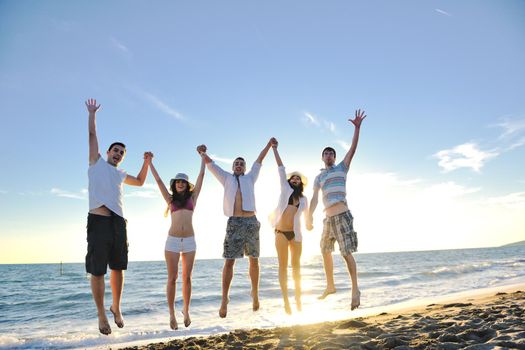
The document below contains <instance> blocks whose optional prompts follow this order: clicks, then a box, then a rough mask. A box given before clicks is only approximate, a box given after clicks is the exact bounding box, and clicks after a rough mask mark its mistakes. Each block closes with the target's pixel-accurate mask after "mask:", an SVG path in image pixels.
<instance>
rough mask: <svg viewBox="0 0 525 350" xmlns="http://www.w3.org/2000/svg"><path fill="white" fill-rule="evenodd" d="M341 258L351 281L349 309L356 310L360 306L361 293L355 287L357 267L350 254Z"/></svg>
mask: <svg viewBox="0 0 525 350" xmlns="http://www.w3.org/2000/svg"><path fill="white" fill-rule="evenodd" d="M343 258H344V259H345V261H346V266H347V267H348V273H349V274H350V279H351V280H352V305H351V309H352V310H354V309H357V308H358V307H359V305H360V304H361V292H360V291H359V287H358V286H357V265H356V263H355V260H354V257H353V256H352V253H349V254H348V255H344V256H343Z"/></svg>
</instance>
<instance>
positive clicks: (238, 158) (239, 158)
mask: <svg viewBox="0 0 525 350" xmlns="http://www.w3.org/2000/svg"><path fill="white" fill-rule="evenodd" d="M236 160H242V161H243V162H244V163H246V161H245V160H244V158H243V157H237V158H235V159H234V160H233V162H234V163H235V161H236Z"/></svg>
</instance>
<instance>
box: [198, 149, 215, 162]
mask: <svg viewBox="0 0 525 350" xmlns="http://www.w3.org/2000/svg"><path fill="white" fill-rule="evenodd" d="M207 150H208V148H207V147H206V145H199V146H197V152H198V153H199V154H200V155H201V157H202V160H203V161H204V163H205V164H208V163H211V162H213V160H212V159H211V158H210V157H209V156H208V155H207V154H206V151H207Z"/></svg>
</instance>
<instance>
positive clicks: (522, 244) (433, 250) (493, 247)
mask: <svg viewBox="0 0 525 350" xmlns="http://www.w3.org/2000/svg"><path fill="white" fill-rule="evenodd" d="M524 245H525V241H518V242H513V243H508V244H504V245H499V246H492V247H467V248H446V249H428V250H403V251H387V252H356V253H355V255H357V256H359V255H367V254H391V253H422V252H439V251H448V250H470V249H497V248H503V247H514V246H516V247H518V246H524ZM316 256H321V255H319V254H315V255H312V257H316ZM276 257H277V256H274V255H271V256H261V258H276ZM196 260H224V259H223V258H222V257H220V256H219V257H216V258H197V259H196ZM159 261H160V262H162V261H164V260H162V259H159V260H130V261H129V262H130V263H140V262H159ZM60 263H63V264H83V263H84V261H60V260H59V261H53V262H34V263H0V266H2V265H58V264H60Z"/></svg>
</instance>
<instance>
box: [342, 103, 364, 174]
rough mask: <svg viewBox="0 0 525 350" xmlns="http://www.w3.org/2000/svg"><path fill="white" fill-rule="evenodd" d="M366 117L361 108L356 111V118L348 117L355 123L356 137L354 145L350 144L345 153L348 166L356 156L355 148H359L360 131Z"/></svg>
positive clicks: (353, 140)
mask: <svg viewBox="0 0 525 350" xmlns="http://www.w3.org/2000/svg"><path fill="white" fill-rule="evenodd" d="M365 118H366V114H365V111H361V110H360V109H358V110H356V111H355V118H354V119H348V121H350V122H351V123H352V124H354V126H355V129H354V137H353V138H352V145H351V146H350V149H349V150H348V152H347V153H346V155H345V158H344V159H343V161H344V162H345V165H346V167H347V168H348V167H350V162H352V158H354V154H355V150H356V149H357V143H358V142H359V131H360V129H361V123H362V122H363V120H364V119H365Z"/></svg>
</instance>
